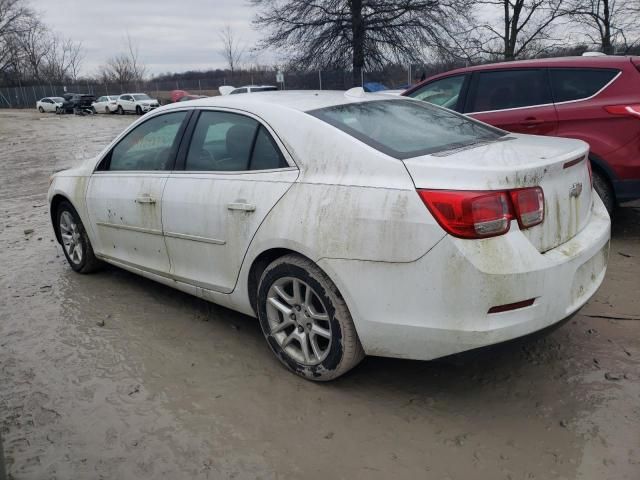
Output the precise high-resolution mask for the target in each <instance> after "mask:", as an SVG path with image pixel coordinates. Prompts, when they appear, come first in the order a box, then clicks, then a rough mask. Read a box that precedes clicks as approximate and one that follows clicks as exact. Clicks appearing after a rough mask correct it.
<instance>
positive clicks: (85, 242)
mask: <svg viewBox="0 0 640 480" xmlns="http://www.w3.org/2000/svg"><path fill="white" fill-rule="evenodd" d="M590 176H591V173H590V168H589V163H588V160H587V145H586V144H585V143H583V142H581V141H577V140H567V139H560V138H550V137H534V136H527V135H516V134H509V133H506V132H504V131H501V130H497V129H495V128H492V127H489V126H487V125H484V124H482V123H479V122H477V121H474V120H471V119H468V118H466V117H463V116H461V115H458V114H456V113H453V112H451V111H448V110H445V109H442V108H440V107H436V106H433V105H430V104H427V103H425V102H420V101H415V100H411V99H399V98H394V97H392V96H388V95H375V94H364V93H363V92H362V91H361V90H355V91H349V92H347V94H344V93H341V92H327V91H323V92H273V93H264V94H261V95H231V96H225V97H217V98H208V99H202V100H195V101H192V102H189V103H188V104H180V103H177V104H172V105H169V106H166V107H162V108H160V109H158V110H157V111H154V112H153V113H151V114H149V115H147V116H145V117H143V118H141V119H140V120H139V121H138V122H136V123H134V124H133V125H132V126H131V127H129V128H128V129H127V130H126V131H125V132H123V133H122V134H121V135H120V136H119V137H118V138H116V139H115V140H114V141H113V142H112V143H111V144H110V145H109V146H108V147H107V148H106V149H105V150H104V151H103V152H102V153H101V154H100V155H99V156H98V157H97V158H96V159H93V160H90V161H87V162H85V163H84V164H83V165H81V166H79V167H77V168H74V169H71V170H67V171H64V172H60V173H57V174H56V175H54V176H53V177H52V182H51V186H50V189H49V202H50V207H51V218H52V221H53V226H54V229H55V233H56V237H57V239H58V241H59V242H60V243H61V244H62V246H63V249H64V253H65V255H66V257H67V259H68V261H69V263H70V265H71V267H72V268H73V269H74V270H76V271H78V272H82V273H86V272H91V271H93V270H95V269H96V268H97V267H98V266H99V263H100V261H106V262H109V263H112V264H114V265H117V266H119V267H122V268H124V269H127V270H130V271H132V272H135V273H138V274H140V275H143V276H145V277H148V278H151V279H154V280H157V281H159V282H162V283H164V284H167V285H170V286H172V287H175V288H178V289H180V290H183V291H185V292H188V293H191V294H193V295H197V296H200V297H202V298H205V299H207V300H210V301H212V302H215V303H218V304H221V305H224V306H227V307H229V308H232V309H235V310H238V311H240V312H243V313H245V314H247V315H252V316H257V317H258V319H259V322H260V325H261V327H262V330H263V332H264V335H265V337H266V340H267V343H268V345H269V347H270V348H271V349H272V350H273V352H274V353H275V355H276V356H277V357H278V359H279V360H280V361H281V362H282V363H283V364H284V365H286V366H287V367H288V368H289V369H291V370H292V371H294V372H296V373H298V374H299V375H302V376H304V377H306V378H309V379H312V380H329V379H332V378H335V377H337V376H339V375H341V374H343V373H345V372H346V371H348V370H349V369H351V368H352V367H354V366H355V365H356V364H357V363H358V362H359V361H360V360H361V359H362V358H363V356H364V355H365V354H369V355H383V356H392V357H403V358H411V359H422V360H426V359H433V358H436V357H441V356H444V355H448V354H452V353H455V352H460V351H463V350H468V349H473V348H476V347H480V346H484V345H489V344H493V343H497V342H501V341H504V340H508V339H511V338H514V337H519V336H522V335H525V334H528V333H531V332H534V331H537V330H540V329H543V328H545V327H548V326H550V325H553V324H555V323H557V322H559V321H561V320H563V319H565V318H567V317H569V316H570V315H572V314H573V313H574V312H576V311H577V310H578V309H579V308H580V307H581V306H582V305H583V304H584V303H585V302H586V301H587V300H588V299H589V298H590V297H591V296H592V295H593V294H594V292H595V291H596V289H597V288H598V286H599V285H600V284H601V282H602V280H603V277H604V274H605V269H606V263H607V258H608V244H609V235H610V222H609V217H608V215H607V212H606V210H605V208H604V206H603V204H602V202H601V200H600V198H599V197H598V196H597V195H596V194H595V193H593V190H592V187H591V178H590Z"/></svg>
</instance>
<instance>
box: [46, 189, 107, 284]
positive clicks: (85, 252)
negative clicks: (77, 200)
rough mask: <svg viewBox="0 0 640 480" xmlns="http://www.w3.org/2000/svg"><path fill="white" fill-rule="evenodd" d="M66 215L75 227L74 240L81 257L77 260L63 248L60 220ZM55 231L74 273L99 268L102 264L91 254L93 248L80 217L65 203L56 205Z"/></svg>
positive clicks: (92, 270) (88, 271)
mask: <svg viewBox="0 0 640 480" xmlns="http://www.w3.org/2000/svg"><path fill="white" fill-rule="evenodd" d="M67 213H68V214H69V215H71V217H72V218H73V221H74V222H75V225H76V234H77V238H76V239H75V241H76V242H78V243H79V244H80V245H81V247H82V251H81V257H80V258H79V259H76V258H75V257H72V256H70V253H69V251H68V248H67V247H66V246H65V244H64V241H63V237H62V234H63V232H62V227H61V220H62V216H63V215H65V214H67ZM55 229H56V233H57V234H58V238H60V240H61V246H62V251H63V252H64V256H65V257H66V258H67V262H69V265H70V266H71V268H72V269H73V270H74V271H76V272H79V273H91V272H95V271H96V270H98V269H99V268H100V266H101V265H102V262H101V261H100V260H98V259H97V258H96V256H95V254H94V253H93V247H92V246H91V242H90V241H89V236H88V235H87V231H86V230H85V228H84V225H83V224H82V220H80V216H79V215H78V213H77V212H76V210H75V208H73V206H72V205H71V204H70V203H69V202H67V201H63V202H61V203H60V205H58V211H57V212H56V224H55Z"/></svg>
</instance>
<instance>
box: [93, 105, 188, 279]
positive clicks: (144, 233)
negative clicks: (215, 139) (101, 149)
mask: <svg viewBox="0 0 640 480" xmlns="http://www.w3.org/2000/svg"><path fill="white" fill-rule="evenodd" d="M187 115H188V112H187V111H179V112H172V113H166V114H164V115H158V116H154V117H152V118H150V119H149V120H147V121H146V122H144V123H142V124H140V125H138V126H137V127H135V128H134V129H133V130H131V131H130V132H129V133H127V135H125V136H124V137H123V138H122V139H121V140H120V141H119V142H118V143H117V144H116V146H115V147H113V149H112V150H111V151H110V152H109V153H108V154H107V155H106V156H105V158H104V159H103V160H102V162H101V163H100V165H99V167H98V170H97V171H96V172H94V173H93V175H92V176H91V179H90V180H89V186H88V189H87V208H88V211H89V220H90V222H91V226H92V228H93V231H94V232H95V238H96V242H95V246H94V249H95V252H96V254H97V255H98V256H102V257H106V258H107V259H111V260H116V261H120V262H122V263H125V264H127V265H129V266H134V267H140V268H143V269H145V270H148V271H152V272H155V273H161V274H167V273H168V272H169V270H170V268H169V267H170V265H169V256H168V254H167V249H166V246H165V243H164V239H163V237H162V193H163V190H164V188H165V185H166V182H167V178H168V176H169V171H170V170H171V169H172V168H173V165H174V162H175V157H176V152H177V149H178V146H179V142H180V139H181V137H182V132H183V131H184V128H183V125H184V123H185V120H186V117H187Z"/></svg>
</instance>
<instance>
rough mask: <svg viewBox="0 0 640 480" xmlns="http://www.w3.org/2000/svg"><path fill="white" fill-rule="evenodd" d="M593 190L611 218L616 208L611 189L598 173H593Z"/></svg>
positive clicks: (603, 177) (607, 181) (606, 180)
mask: <svg viewBox="0 0 640 480" xmlns="http://www.w3.org/2000/svg"><path fill="white" fill-rule="evenodd" d="M593 188H594V189H595V190H596V192H598V195H600V199H601V200H602V203H604V206H605V207H606V208H607V211H608V212H609V216H610V217H612V218H613V212H614V210H615V208H616V198H615V195H614V193H613V188H611V184H610V183H609V180H608V179H607V178H606V177H605V176H604V175H603V174H602V173H600V172H598V171H596V170H594V171H593Z"/></svg>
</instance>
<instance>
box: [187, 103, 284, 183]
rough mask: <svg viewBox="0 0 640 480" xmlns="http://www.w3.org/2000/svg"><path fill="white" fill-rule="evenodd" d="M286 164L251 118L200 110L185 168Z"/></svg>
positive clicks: (228, 169)
mask: <svg viewBox="0 0 640 480" xmlns="http://www.w3.org/2000/svg"><path fill="white" fill-rule="evenodd" d="M287 166H288V165H287V163H286V161H285V160H284V157H283V156H282V153H281V152H280V150H279V149H278V147H277V145H276V144H275V142H274V140H273V139H272V138H271V135H269V132H267V130H266V129H265V127H263V126H262V125H260V124H259V123H258V122H257V121H256V120H254V119H253V118H249V117H245V116H244V115H239V114H236V113H228V112H212V111H204V112H202V113H201V114H200V118H198V123H197V125H196V128H195V129H194V132H193V137H192V139H191V144H190V145H189V152H188V154H187V159H186V165H185V168H186V170H192V171H218V172H233V171H246V170H265V169H273V168H284V167H287Z"/></svg>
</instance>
